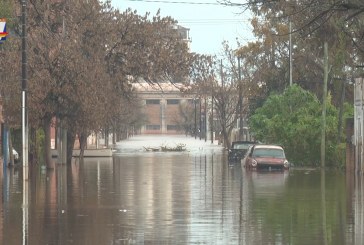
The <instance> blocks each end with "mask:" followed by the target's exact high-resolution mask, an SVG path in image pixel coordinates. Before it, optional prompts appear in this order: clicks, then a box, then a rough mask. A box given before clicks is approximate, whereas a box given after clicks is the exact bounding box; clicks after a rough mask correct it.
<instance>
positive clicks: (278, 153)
mask: <svg viewBox="0 0 364 245" xmlns="http://www.w3.org/2000/svg"><path fill="white" fill-rule="evenodd" d="M253 157H276V158H285V156H284V151H283V150H281V149H263V148H261V149H255V150H254V152H253Z"/></svg>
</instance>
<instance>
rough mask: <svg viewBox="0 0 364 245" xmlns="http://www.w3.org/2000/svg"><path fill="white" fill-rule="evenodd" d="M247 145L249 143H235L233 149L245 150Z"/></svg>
mask: <svg viewBox="0 0 364 245" xmlns="http://www.w3.org/2000/svg"><path fill="white" fill-rule="evenodd" d="M249 146H250V145H248V144H241V145H239V144H235V145H234V147H233V148H234V149H239V150H246V149H248V148H249Z"/></svg>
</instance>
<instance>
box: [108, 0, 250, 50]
mask: <svg viewBox="0 0 364 245" xmlns="http://www.w3.org/2000/svg"><path fill="white" fill-rule="evenodd" d="M111 3H112V5H113V6H114V7H115V8H118V9H119V10H120V11H124V10H125V9H127V8H128V7H129V8H131V9H133V10H137V12H138V14H140V15H143V14H145V13H146V12H150V13H151V15H155V13H157V11H158V9H160V11H161V16H171V17H172V18H174V19H176V20H177V21H178V23H179V24H180V25H182V26H184V27H186V28H189V29H190V38H191V39H192V43H191V51H192V52H197V53H200V54H217V55H218V54H219V53H220V52H221V51H222V44H221V43H222V42H223V41H224V40H226V41H228V42H229V44H230V46H231V47H233V48H236V47H237V46H236V39H237V38H238V40H239V42H240V43H243V44H244V43H246V42H248V41H253V40H254V39H253V35H252V33H251V25H250V16H249V15H248V13H243V14H242V13H241V12H242V10H241V9H240V8H238V7H230V6H229V7H227V6H223V5H218V4H217V2H216V1H214V0H198V1H192V0H112V1H111ZM239 13H240V14H239Z"/></svg>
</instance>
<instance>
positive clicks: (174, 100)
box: [167, 99, 179, 105]
mask: <svg viewBox="0 0 364 245" xmlns="http://www.w3.org/2000/svg"><path fill="white" fill-rule="evenodd" d="M178 104H179V100H177V99H172V100H167V105H178Z"/></svg>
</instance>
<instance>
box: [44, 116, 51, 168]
mask: <svg viewBox="0 0 364 245" xmlns="http://www.w3.org/2000/svg"><path fill="white" fill-rule="evenodd" d="M43 130H44V161H45V164H46V167H47V168H53V166H52V155H51V120H50V119H48V118H46V119H44V122H43Z"/></svg>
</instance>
